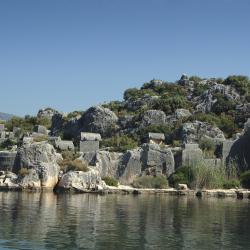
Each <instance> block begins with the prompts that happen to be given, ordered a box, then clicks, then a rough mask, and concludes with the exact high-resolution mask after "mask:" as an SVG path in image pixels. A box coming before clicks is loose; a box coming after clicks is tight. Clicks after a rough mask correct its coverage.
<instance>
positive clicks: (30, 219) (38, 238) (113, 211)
mask: <svg viewBox="0 0 250 250" xmlns="http://www.w3.org/2000/svg"><path fill="white" fill-rule="evenodd" d="M249 236H250V202H249V201H245V200H233V199H232V200H231V199H224V200H222V199H207V200H199V199H196V198H189V199H188V198H185V197H182V198H178V197H168V196H163V195H159V196H154V195H151V196H147V195H142V196H131V195H129V196H125V195H124V196H123V195H107V196H97V195H87V194H78V195H69V194H67V195H65V194H64V195H54V194H51V193H44V194H39V193H0V249H171V250H172V249H234V250H235V249H250V237H249Z"/></svg>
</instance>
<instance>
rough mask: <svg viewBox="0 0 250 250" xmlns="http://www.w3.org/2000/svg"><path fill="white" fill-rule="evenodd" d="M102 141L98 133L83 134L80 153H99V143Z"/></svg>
mask: <svg viewBox="0 0 250 250" xmlns="http://www.w3.org/2000/svg"><path fill="white" fill-rule="evenodd" d="M101 140H102V138H101V135H100V134H97V133H85V132H82V133H81V140H80V152H82V153H88V152H98V151H99V143H100V141H101Z"/></svg>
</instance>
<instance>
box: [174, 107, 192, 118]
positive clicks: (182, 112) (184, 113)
mask: <svg viewBox="0 0 250 250" xmlns="http://www.w3.org/2000/svg"><path fill="white" fill-rule="evenodd" d="M191 115H192V114H191V113H190V111H189V110H188V109H176V110H175V117H176V119H177V120H179V119H182V118H187V117H190V116H191Z"/></svg>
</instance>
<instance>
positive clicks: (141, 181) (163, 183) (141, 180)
mask: <svg viewBox="0 0 250 250" xmlns="http://www.w3.org/2000/svg"><path fill="white" fill-rule="evenodd" d="M132 186H133V187H135V188H157V189H163V188H167V187H168V181H167V179H166V176H164V175H159V176H148V175H147V176H141V177H138V178H136V179H135V180H134V181H133V183H132Z"/></svg>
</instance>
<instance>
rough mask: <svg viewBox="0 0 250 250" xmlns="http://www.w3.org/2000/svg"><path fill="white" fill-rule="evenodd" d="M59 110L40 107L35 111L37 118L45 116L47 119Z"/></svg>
mask: <svg viewBox="0 0 250 250" xmlns="http://www.w3.org/2000/svg"><path fill="white" fill-rule="evenodd" d="M58 113H59V112H58V111H57V110H55V109H52V108H44V109H40V110H39V111H38V113H37V117H38V118H44V117H45V118H47V119H49V120H51V119H52V117H53V116H54V115H55V114H58Z"/></svg>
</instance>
